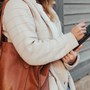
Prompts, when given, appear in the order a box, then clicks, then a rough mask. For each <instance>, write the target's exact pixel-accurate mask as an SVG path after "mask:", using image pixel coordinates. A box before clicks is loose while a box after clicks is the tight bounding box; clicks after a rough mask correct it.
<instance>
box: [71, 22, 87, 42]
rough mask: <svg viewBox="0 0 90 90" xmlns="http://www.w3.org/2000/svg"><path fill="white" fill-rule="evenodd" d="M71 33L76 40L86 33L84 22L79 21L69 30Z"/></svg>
mask: <svg viewBox="0 0 90 90" xmlns="http://www.w3.org/2000/svg"><path fill="white" fill-rule="evenodd" d="M71 33H72V34H73V35H74V36H75V37H76V39H77V41H79V40H80V39H81V38H83V36H84V34H85V33H86V24H85V23H79V24H78V25H76V26H75V27H73V29H72V30H71Z"/></svg>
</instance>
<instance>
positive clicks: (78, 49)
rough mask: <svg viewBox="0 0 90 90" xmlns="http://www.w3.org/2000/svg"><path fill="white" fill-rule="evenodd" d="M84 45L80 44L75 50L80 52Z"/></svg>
mask: <svg viewBox="0 0 90 90" xmlns="http://www.w3.org/2000/svg"><path fill="white" fill-rule="evenodd" d="M82 47H83V45H80V46H79V47H78V48H77V49H76V50H75V52H79V51H80V49H81V48H82Z"/></svg>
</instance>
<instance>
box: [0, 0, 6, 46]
mask: <svg viewBox="0 0 90 90" xmlns="http://www.w3.org/2000/svg"><path fill="white" fill-rule="evenodd" d="M7 2H8V0H4V2H3V3H2V7H1V9H0V46H1V45H2V17H3V14H4V9H5V6H6V4H7Z"/></svg>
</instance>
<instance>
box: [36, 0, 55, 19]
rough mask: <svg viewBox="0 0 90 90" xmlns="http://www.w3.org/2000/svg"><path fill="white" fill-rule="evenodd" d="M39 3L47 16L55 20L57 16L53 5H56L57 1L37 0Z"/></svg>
mask: <svg viewBox="0 0 90 90" xmlns="http://www.w3.org/2000/svg"><path fill="white" fill-rule="evenodd" d="M36 1H37V2H38V3H40V4H41V5H42V6H43V8H44V11H45V12H46V14H47V15H48V16H49V18H50V19H51V20H53V19H54V18H55V14H54V13H53V12H52V7H53V4H55V0H36Z"/></svg>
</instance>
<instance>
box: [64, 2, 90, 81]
mask: <svg viewBox="0 0 90 90" xmlns="http://www.w3.org/2000/svg"><path fill="white" fill-rule="evenodd" d="M63 2H64V7H63V10H64V11H63V13H64V33H67V32H69V31H70V30H71V28H72V27H73V26H74V25H75V24H77V23H80V22H82V21H85V22H86V24H87V25H88V24H90V0H63ZM80 55H81V59H80V63H79V65H78V66H77V67H76V68H75V69H74V70H72V71H71V73H72V76H73V78H74V79H75V80H77V79H80V78H81V77H83V76H84V75H86V74H88V73H90V39H89V40H87V41H86V43H84V48H83V49H82V50H81V51H80Z"/></svg>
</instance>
